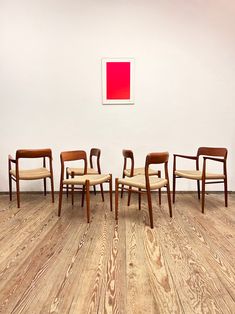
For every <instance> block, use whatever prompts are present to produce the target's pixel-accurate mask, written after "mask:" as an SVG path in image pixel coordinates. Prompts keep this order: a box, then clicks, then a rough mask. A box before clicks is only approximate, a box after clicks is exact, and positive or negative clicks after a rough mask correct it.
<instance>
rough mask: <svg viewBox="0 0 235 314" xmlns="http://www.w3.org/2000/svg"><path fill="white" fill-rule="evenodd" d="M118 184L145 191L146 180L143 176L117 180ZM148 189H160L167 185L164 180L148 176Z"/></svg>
mask: <svg viewBox="0 0 235 314" xmlns="http://www.w3.org/2000/svg"><path fill="white" fill-rule="evenodd" d="M118 183H119V184H123V185H127V186H131V187H136V188H139V189H146V179H145V175H137V176H134V177H128V178H124V179H121V178H120V179H118ZM149 183H150V189H151V190H154V189H160V188H162V187H164V186H165V185H166V184H167V180H166V179H162V178H159V177H157V176H153V175H151V176H149Z"/></svg>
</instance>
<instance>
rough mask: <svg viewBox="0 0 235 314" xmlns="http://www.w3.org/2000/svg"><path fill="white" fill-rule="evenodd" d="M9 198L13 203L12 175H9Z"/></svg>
mask: <svg viewBox="0 0 235 314" xmlns="http://www.w3.org/2000/svg"><path fill="white" fill-rule="evenodd" d="M9 197H10V201H12V178H11V175H10V174H9Z"/></svg>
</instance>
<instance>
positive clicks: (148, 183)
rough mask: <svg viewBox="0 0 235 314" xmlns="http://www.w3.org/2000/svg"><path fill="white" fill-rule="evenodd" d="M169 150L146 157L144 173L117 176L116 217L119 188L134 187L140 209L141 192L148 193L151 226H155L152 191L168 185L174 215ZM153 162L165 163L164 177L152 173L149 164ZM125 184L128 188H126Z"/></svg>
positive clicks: (116, 216)
mask: <svg viewBox="0 0 235 314" xmlns="http://www.w3.org/2000/svg"><path fill="white" fill-rule="evenodd" d="M168 158H169V153H168V152H162V153H150V154H148V155H147V157H146V162H145V171H144V174H138V175H136V176H132V177H126V178H122V179H120V178H116V180H115V218H116V220H117V219H118V190H119V189H121V190H122V189H126V190H128V191H129V188H133V189H132V192H136V193H138V195H139V209H141V194H143V193H147V198H148V208H149V217H150V226H151V228H153V212H152V199H151V191H153V190H157V189H161V188H163V187H166V189H167V198H168V206H169V213H170V217H172V207H171V196H170V184H169V176H168ZM152 164H164V173H165V177H164V178H159V176H157V175H152V174H151V172H150V168H149V165H152ZM125 186H126V187H127V188H125Z"/></svg>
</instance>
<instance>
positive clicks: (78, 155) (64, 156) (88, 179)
mask: <svg viewBox="0 0 235 314" xmlns="http://www.w3.org/2000/svg"><path fill="white" fill-rule="evenodd" d="M78 160H82V161H83V162H84V168H83V171H82V175H76V176H75V175H74V172H73V171H72V172H71V177H70V178H66V179H64V174H65V163H66V162H69V161H78ZM60 161H61V176H60V194H59V207H58V216H60V215H61V207H62V196H63V189H66V190H67V188H69V189H70V187H71V189H72V195H73V190H74V187H75V186H82V190H83V191H85V193H86V205H87V222H88V223H89V222H90V187H91V186H95V185H100V184H103V183H108V184H109V195H110V210H111V211H112V175H111V174H88V173H87V156H86V152H85V151H82V150H77V151H66V152H62V153H61V154H60ZM72 203H73V198H72Z"/></svg>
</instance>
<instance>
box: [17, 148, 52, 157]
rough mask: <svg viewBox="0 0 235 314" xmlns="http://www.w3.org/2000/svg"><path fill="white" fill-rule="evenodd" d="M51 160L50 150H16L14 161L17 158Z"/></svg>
mask: <svg viewBox="0 0 235 314" xmlns="http://www.w3.org/2000/svg"><path fill="white" fill-rule="evenodd" d="M43 157H48V158H52V151H51V149H50V148H43V149H18V150H17V151H16V159H19V158H43Z"/></svg>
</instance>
